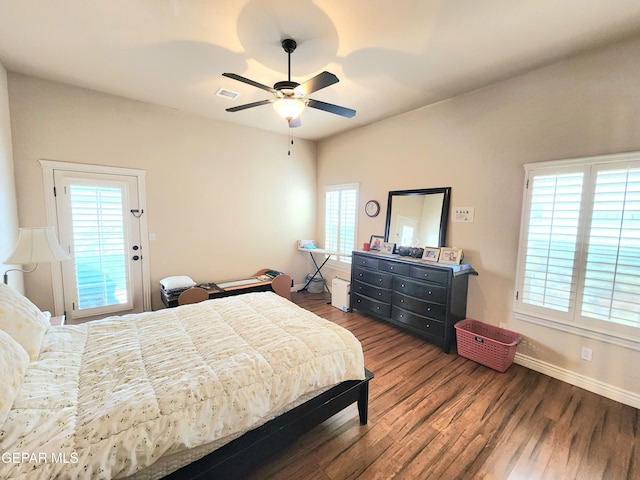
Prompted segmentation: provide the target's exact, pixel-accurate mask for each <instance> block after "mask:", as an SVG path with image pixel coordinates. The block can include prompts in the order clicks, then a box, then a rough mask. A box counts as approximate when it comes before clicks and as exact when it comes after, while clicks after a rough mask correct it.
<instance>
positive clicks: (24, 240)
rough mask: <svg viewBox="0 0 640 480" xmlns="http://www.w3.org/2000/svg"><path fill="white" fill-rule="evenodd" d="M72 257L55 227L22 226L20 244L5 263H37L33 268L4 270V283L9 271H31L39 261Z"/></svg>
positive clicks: (44, 261)
mask: <svg viewBox="0 0 640 480" xmlns="http://www.w3.org/2000/svg"><path fill="white" fill-rule="evenodd" d="M70 258H71V257H69V255H67V254H66V253H65V251H64V250H63V249H62V247H61V246H60V244H59V243H58V240H57V239H56V234H55V232H54V231H53V227H28V228H20V235H19V236H18V245H17V246H16V249H15V250H14V251H13V253H12V254H11V255H9V258H7V259H6V260H5V261H4V262H3V263H5V264H7V265H28V264H33V263H35V267H33V268H32V269H31V270H21V269H19V268H10V269H9V270H7V271H5V272H4V277H3V280H4V283H5V284H7V283H8V281H9V280H8V276H9V275H8V274H9V272H12V271H16V272H23V273H31V272H33V271H34V270H35V269H36V268H38V264H39V263H51V262H59V261H61V260H69V259H70Z"/></svg>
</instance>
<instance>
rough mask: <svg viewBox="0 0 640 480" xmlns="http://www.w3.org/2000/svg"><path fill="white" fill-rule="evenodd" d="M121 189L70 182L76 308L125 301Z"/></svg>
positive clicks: (126, 298) (123, 226)
mask: <svg viewBox="0 0 640 480" xmlns="http://www.w3.org/2000/svg"><path fill="white" fill-rule="evenodd" d="M122 195H123V194H122V190H121V189H119V188H113V187H98V186H84V185H71V186H70V198H71V217H72V225H73V248H74V252H75V261H76V277H77V286H78V310H84V309H88V308H96V307H104V306H109V305H117V304H123V303H126V302H127V301H128V296H127V295H128V293H127V292H128V288H127V272H126V265H127V264H126V256H125V253H126V240H125V233H126V232H125V225H124V218H123V198H122Z"/></svg>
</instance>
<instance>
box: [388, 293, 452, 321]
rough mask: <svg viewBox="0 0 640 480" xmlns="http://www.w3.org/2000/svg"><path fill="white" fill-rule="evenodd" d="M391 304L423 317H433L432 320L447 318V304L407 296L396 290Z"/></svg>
mask: <svg viewBox="0 0 640 480" xmlns="http://www.w3.org/2000/svg"><path fill="white" fill-rule="evenodd" d="M392 298H393V300H392V302H391V303H392V304H393V305H394V306H397V307H399V308H402V309H403V310H408V311H410V312H414V313H417V314H419V315H422V316H423V317H429V318H433V319H434V320H440V321H442V322H444V320H445V319H446V318H447V306H446V305H442V304H439V303H431V302H427V301H425V300H420V299H418V298H415V297H409V296H407V295H402V294H401V293H398V292H393V297H392Z"/></svg>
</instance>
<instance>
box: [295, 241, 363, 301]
mask: <svg viewBox="0 0 640 480" xmlns="http://www.w3.org/2000/svg"><path fill="white" fill-rule="evenodd" d="M298 250H299V251H301V252H309V256H310V257H311V260H313V264H314V265H315V267H316V271H315V272H314V274H313V275H312V276H311V278H310V279H309V280H307V283H305V284H304V287H302V288H301V289H300V290H298V291H299V292H302V291H304V290H306V289H307V287H308V286H309V284H310V283H311V282H312V281H313V279H314V278H316V275H319V276H320V278H321V279H322V285H323V288H322V292H323V293H324V290H325V289H326V290H327V292H329V293H331V290H329V285H327V281H326V280H325V278H324V277H323V276H322V272H321V270H322V267H324V265H325V263H327V262H328V261H329V259H330V258H331V256H332V255H335V256H336V257H350V256H351V254H350V253H340V252H333V251H331V250H325V249H324V248H300V247H298ZM314 253H319V254H321V255H326V257H325V259H324V260H323V261H322V263H321V264H320V265H318V262H316V257H314V256H313V254H314Z"/></svg>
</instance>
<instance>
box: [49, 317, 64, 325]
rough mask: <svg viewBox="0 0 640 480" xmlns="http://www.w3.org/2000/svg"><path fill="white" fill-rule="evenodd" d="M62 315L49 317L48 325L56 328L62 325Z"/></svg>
mask: <svg viewBox="0 0 640 480" xmlns="http://www.w3.org/2000/svg"><path fill="white" fill-rule="evenodd" d="M64 318H65V316H64V315H60V316H58V317H51V318H50V319H49V323H50V324H51V326H52V327H58V326H60V325H64Z"/></svg>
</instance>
